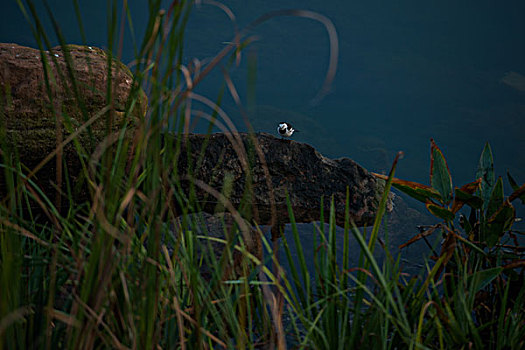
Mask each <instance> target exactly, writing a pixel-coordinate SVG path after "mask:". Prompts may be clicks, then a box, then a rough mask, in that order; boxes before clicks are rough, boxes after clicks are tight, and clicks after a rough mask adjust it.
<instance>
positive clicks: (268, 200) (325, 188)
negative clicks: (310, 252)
mask: <svg viewBox="0 0 525 350" xmlns="http://www.w3.org/2000/svg"><path fill="white" fill-rule="evenodd" d="M228 136H230V137H235V138H236V140H237V141H235V142H233V143H232V142H231V140H229V139H228ZM205 142H207V146H206V148H205V150H204V154H203V155H201V149H202V147H203V144H204V143H205ZM185 144H186V145H188V146H189V151H190V154H191V156H190V159H198V158H199V156H202V163H201V164H199V165H197V166H196V169H190V170H189V169H188V162H187V161H186V159H187V157H185V156H180V157H179V160H178V173H179V176H180V177H181V178H182V179H184V178H191V179H197V180H200V181H202V182H204V183H206V184H208V185H209V186H211V187H212V188H215V189H217V190H219V191H221V190H222V191H223V192H226V193H227V197H228V198H229V201H230V202H231V203H232V204H233V206H234V207H236V208H237V207H239V206H240V205H242V203H243V200H244V201H245V203H246V204H247V205H248V206H249V207H250V208H253V212H252V215H253V218H254V220H255V221H256V222H257V223H258V224H261V225H281V224H283V223H287V222H289V221H290V219H289V217H288V209H287V206H286V194H287V193H288V195H289V199H290V203H291V206H292V208H293V210H294V216H295V220H296V222H311V221H318V220H320V217H321V209H320V208H321V197H324V200H323V207H324V211H325V218H326V217H328V213H329V210H330V201H331V198H332V197H333V201H334V206H335V210H336V219H337V223H338V224H339V225H343V223H344V215H345V202H346V193H347V187H348V189H349V209H350V210H349V214H350V218H351V219H352V220H354V222H355V223H356V224H357V225H370V224H371V223H372V222H373V220H374V216H375V213H376V210H377V208H378V205H379V201H380V198H381V195H382V193H383V189H384V181H382V180H379V179H377V178H375V177H374V176H372V175H371V174H370V173H368V171H367V170H366V169H364V168H362V167H361V166H360V165H359V164H357V163H356V162H354V161H353V160H351V159H349V158H341V159H329V158H326V157H323V156H322V155H321V154H320V153H319V152H317V151H316V150H315V149H314V148H313V147H312V146H310V145H308V144H305V143H300V142H295V141H293V140H281V139H279V138H276V137H274V136H272V135H269V134H266V133H259V134H256V135H249V134H246V133H239V134H235V135H233V134H232V135H227V134H224V133H217V134H211V135H200V134H190V135H187V141H186V143H185ZM233 144H235V145H236V146H235V147H234V146H233ZM257 149H259V152H258V151H257ZM186 150H187V148H183V150H182V152H181V154H182V155H184V154H185V152H186ZM261 154H262V155H264V160H265V162H266V164H265V165H266V170H267V171H266V172H265V165H264V163H263V162H262V161H261V159H260V157H259V155H261ZM243 158H244V159H246V164H247V165H245V166H243V165H242V162H241V161H240V160H239V159H243ZM188 174H190V175H188ZM247 174H250V175H249V176H247ZM228 179H229V180H228ZM225 180H226V183H228V181H230V182H231V186H230V187H231V188H230V187H228V186H226V188H224V187H223V185H224V183H225ZM250 180H251V186H246V184H247V181H248V182H249V181H250ZM190 182H195V181H194V180H192V181H187V182H186V183H187V184H189V183H190ZM247 188H248V189H251V191H250V190H246V189H247ZM196 193H197V198H201V199H202V204H203V205H204V210H206V211H207V212H214V211H215V210H216V208H217V204H218V201H217V199H216V198H215V197H214V196H212V195H210V194H209V193H208V192H207V191H206V190H205V189H203V188H201V187H198V186H197V187H196ZM272 207H273V208H272ZM391 210H392V202H391V201H389V203H388V211H391ZM272 212H273V216H274V219H273V220H272Z"/></svg>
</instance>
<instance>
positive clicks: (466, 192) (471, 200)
mask: <svg viewBox="0 0 525 350" xmlns="http://www.w3.org/2000/svg"><path fill="white" fill-rule="evenodd" d="M480 185H481V178H480V179H477V180H476V181H474V182H470V183H468V184H466V185H463V186H461V188H457V187H456V189H455V191H454V192H455V194H456V195H455V196H454V202H452V208H451V211H452V212H453V213H454V214H455V213H457V212H458V210H459V209H461V207H463V205H465V204H467V203H468V204H470V205H472V206H473V207H475V208H477V209H479V208H478V204H483V201H482V200H481V198H479V197H476V196H473V193H474V192H476V191H477V190H478V189H479V188H480ZM478 200H479V201H478Z"/></svg>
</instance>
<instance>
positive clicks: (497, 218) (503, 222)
mask: <svg viewBox="0 0 525 350" xmlns="http://www.w3.org/2000/svg"><path fill="white" fill-rule="evenodd" d="M515 217H516V210H515V209H514V207H513V206H512V204H510V202H509V201H508V200H506V201H505V202H504V203H503V205H502V206H501V207H500V208H499V209H498V210H497V211H496V213H494V215H492V216H491V217H490V218H489V219H488V220H487V222H486V223H485V225H484V230H483V231H484V240H485V242H486V243H487V245H488V246H489V247H493V246H494V245H495V244H496V243H498V241H499V239H500V237H501V236H503V234H504V233H505V232H506V231H508V230H510V228H511V227H512V224H514V219H515Z"/></svg>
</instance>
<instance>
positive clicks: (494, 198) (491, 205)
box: [485, 176, 503, 218]
mask: <svg viewBox="0 0 525 350" xmlns="http://www.w3.org/2000/svg"><path fill="white" fill-rule="evenodd" d="M502 204H503V181H502V179H501V176H500V177H498V181H497V182H496V185H495V186H494V189H493V190H492V193H491V195H490V200H489V202H488V204H487V212H486V215H485V217H487V218H490V217H491V216H492V215H494V213H495V212H497V211H498V209H499V208H500V207H501V205H502Z"/></svg>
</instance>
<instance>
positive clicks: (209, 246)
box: [167, 212, 263, 279]
mask: <svg viewBox="0 0 525 350" xmlns="http://www.w3.org/2000/svg"><path fill="white" fill-rule="evenodd" d="M183 221H185V222H186V225H183ZM245 224H246V226H245V227H246V228H247V229H248V231H247V232H246V234H242V232H241V231H240V230H239V227H238V225H236V223H235V219H234V218H233V216H232V215H231V214H229V213H219V214H215V215H211V214H208V213H204V212H200V213H195V214H187V215H184V216H181V217H178V218H177V219H176V221H175V223H174V224H173V225H172V226H171V227H172V229H171V230H170V231H171V232H172V233H173V235H174V237H173V239H172V240H168V245H167V248H168V252H169V253H170V255H172V254H173V252H174V247H173V245H172V244H170V243H171V242H180V240H179V237H180V235H181V234H183V231H182V227H187V229H188V230H191V231H192V233H193V234H194V235H196V236H197V241H198V244H197V245H196V246H195V249H196V252H195V253H196V254H195V256H197V257H205V259H204V261H203V262H202V265H201V273H202V275H203V277H205V278H207V279H210V278H211V276H212V275H213V271H212V267H211V266H209V261H208V260H207V258H206V257H211V255H212V254H213V256H214V257H215V259H216V261H217V262H219V261H220V260H221V259H224V262H223V263H224V265H223V276H222V277H223V279H228V278H238V277H239V276H243V275H245V273H244V272H243V271H242V269H243V264H248V266H246V267H248V271H249V270H250V269H251V268H252V267H253V264H252V263H253V262H252V261H250V260H249V259H248V258H245V256H244V255H243V253H242V252H240V251H239V250H236V249H234V248H233V245H237V246H241V245H243V246H244V248H245V249H246V251H247V252H249V253H250V254H252V255H253V256H254V257H256V258H257V259H259V260H260V261H262V259H263V249H262V242H261V237H260V236H259V233H258V232H257V231H256V230H255V229H254V228H253V227H251V226H250V224H249V223H248V222H245ZM227 234H228V235H231V236H230V237H228V236H227ZM234 235H238V237H236V236H234ZM205 237H208V238H212V239H208V238H205ZM228 239H229V240H230V242H233V245H232V248H231V254H232V255H231V263H232V264H230V261H229V259H228V258H227V257H224V254H225V252H226V251H227V250H225V249H224V248H225V243H223V242H220V241H228ZM219 240H220V241H219ZM241 241H242V242H241ZM176 244H178V243H176Z"/></svg>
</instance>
